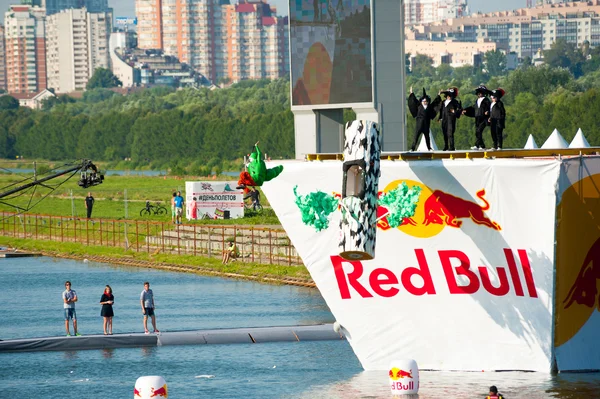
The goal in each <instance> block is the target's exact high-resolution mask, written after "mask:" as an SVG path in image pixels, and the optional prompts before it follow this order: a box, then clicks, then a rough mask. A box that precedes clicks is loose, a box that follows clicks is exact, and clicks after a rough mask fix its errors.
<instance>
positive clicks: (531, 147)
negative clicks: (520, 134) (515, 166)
mask: <svg viewBox="0 0 600 399" xmlns="http://www.w3.org/2000/svg"><path fill="white" fill-rule="evenodd" d="M536 148H539V147H538V145H537V143H536V142H535V139H534V138H533V135H532V134H530V135H529V137H528V138H527V142H526V143H525V147H523V149H525V150H535V149H536Z"/></svg>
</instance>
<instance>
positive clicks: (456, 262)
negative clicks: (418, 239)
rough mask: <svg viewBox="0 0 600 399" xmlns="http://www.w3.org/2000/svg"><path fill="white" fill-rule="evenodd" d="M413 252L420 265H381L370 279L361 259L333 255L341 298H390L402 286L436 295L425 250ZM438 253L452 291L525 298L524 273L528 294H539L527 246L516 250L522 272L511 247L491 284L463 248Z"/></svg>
mask: <svg viewBox="0 0 600 399" xmlns="http://www.w3.org/2000/svg"><path fill="white" fill-rule="evenodd" d="M414 252H415V257H416V261H417V264H418V267H414V266H410V267H405V268H404V269H402V270H400V271H398V270H396V268H394V269H393V270H392V269H388V268H385V267H379V268H376V269H374V270H372V271H371V272H370V273H369V276H368V278H362V277H363V274H365V268H364V265H363V264H362V262H360V261H347V260H345V259H343V258H341V257H340V256H331V264H332V266H333V271H334V274H335V278H336V281H337V284H338V288H339V290H340V295H341V297H342V299H351V298H352V297H353V296H355V297H356V296H359V297H362V298H372V297H375V296H378V297H384V298H391V297H394V296H396V295H398V294H399V293H400V291H401V289H403V290H405V291H406V292H407V293H409V294H411V295H415V296H421V295H425V294H427V295H436V293H437V290H436V287H435V285H434V283H433V279H432V277H431V272H430V268H429V262H428V260H427V258H426V256H425V251H424V250H423V249H415V250H414ZM436 252H437V257H438V259H439V262H440V263H441V266H442V270H443V272H444V276H445V279H446V284H447V287H448V291H449V292H450V294H469V295H472V294H475V293H476V292H479V291H480V290H481V289H483V290H484V291H486V292H488V293H489V294H491V295H494V296H505V295H507V294H508V293H509V292H511V289H512V290H513V292H514V293H515V295H516V296H520V297H523V296H525V295H526V294H525V292H524V287H523V281H522V280H521V275H523V277H524V280H525V284H524V285H525V288H526V289H527V295H528V296H529V297H530V298H537V297H538V294H537V290H536V287H535V281H534V278H533V272H532V270H531V264H530V262H529V258H528V257H527V251H526V250H524V249H518V250H517V256H518V259H519V261H520V264H521V267H520V269H521V270H520V273H519V267H518V266H517V261H516V258H515V253H514V251H513V250H511V249H509V248H505V249H504V257H505V259H506V266H498V267H496V268H495V269H496V270H495V273H493V274H495V275H497V276H498V280H499V283H496V282H495V283H492V279H491V277H490V272H489V270H488V267H486V266H478V267H477V268H471V261H470V259H469V257H468V256H467V255H466V254H465V253H464V252H462V251H458V250H440V251H436ZM344 265H346V266H347V267H346V270H348V269H349V267H348V265H350V266H352V270H350V271H345V269H344ZM414 276H418V277H419V278H418V279H417V280H420V281H422V282H423V283H422V285H420V284H419V285H420V286H416V285H415V284H413V277H414ZM509 278H510V280H509ZM361 280H364V282H361ZM465 280H466V281H467V283H466V284H465ZM459 281H460V283H459Z"/></svg>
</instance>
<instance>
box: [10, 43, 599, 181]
mask: <svg viewBox="0 0 600 399" xmlns="http://www.w3.org/2000/svg"><path fill="white" fill-rule="evenodd" d="M503 57H504V56H503V55H502V54H501V53H500V52H489V53H487V54H486V55H485V57H484V62H483V65H481V66H479V67H473V66H463V67H459V68H452V67H450V66H448V65H441V66H439V67H437V68H434V67H432V66H431V64H432V62H431V60H430V59H428V58H427V57H426V56H422V55H419V56H417V57H416V59H415V62H414V65H412V66H411V68H410V73H409V74H408V75H407V84H406V86H407V87H410V86H413V87H414V89H415V92H416V93H420V91H421V87H425V88H426V89H427V91H428V93H429V94H430V95H432V96H435V95H436V94H437V92H438V91H439V90H440V89H446V88H448V87H451V86H456V87H458V88H459V89H460V96H459V100H460V101H462V104H463V106H465V107H466V106H469V105H472V104H473V103H474V102H475V99H476V97H475V94H474V89H475V87H477V86H478V85H479V84H481V83H484V84H486V85H487V86H488V88H490V89H495V88H498V87H502V88H503V89H505V90H506V96H505V97H504V98H503V101H504V103H505V105H506V110H507V121H506V130H505V136H506V137H505V140H504V144H505V148H522V147H523V145H524V144H525V142H526V140H527V137H528V136H529V134H533V136H534V137H535V139H536V141H537V143H538V144H539V145H541V144H542V143H543V142H544V141H545V140H546V138H547V137H548V136H549V134H550V133H551V132H552V130H553V129H554V128H557V129H558V130H559V131H560V132H561V133H562V134H563V136H564V137H565V139H566V140H567V141H569V140H571V139H572V138H573V136H574V135H575V132H576V131H577V129H579V128H581V129H582V130H583V132H584V134H585V135H586V137H587V139H588V141H589V142H590V144H592V145H600V119H598V118H597V116H596V110H600V50H598V49H589V48H585V46H584V47H583V48H581V49H578V48H575V47H573V46H572V45H569V44H566V43H563V42H560V41H557V43H555V46H553V48H552V49H551V50H548V54H547V57H546V59H547V63H546V64H545V65H542V66H533V65H531V63H530V62H524V63H523V65H521V66H520V67H519V68H518V69H516V70H514V71H506V68H505V67H506V60H505V58H503ZM289 93H290V88H289V81H288V80H287V79H280V80H275V81H268V80H260V81H244V82H241V83H238V84H235V85H232V86H231V87H229V88H227V89H217V90H210V89H207V88H203V89H191V88H190V89H183V90H175V89H171V88H166V87H156V88H151V89H144V90H140V91H138V92H135V93H132V94H129V95H125V96H124V95H120V94H118V93H115V92H113V91H111V90H109V89H105V88H96V89H91V90H88V91H86V92H84V94H83V98H81V99H74V98H70V97H68V96H65V95H62V96H59V97H57V98H52V99H49V100H46V101H45V102H44V103H43V106H42V108H41V109H40V110H31V109H29V108H25V107H19V105H18V102H17V101H16V100H15V99H14V98H12V97H10V96H1V97H0V158H12V159H14V158H15V157H16V156H23V157H25V158H29V159H47V160H56V161H60V160H72V159H76V158H89V159H92V160H93V161H95V162H100V161H104V162H109V165H112V166H110V167H123V168H136V167H148V166H150V167H152V168H156V169H165V168H168V169H171V170H173V171H177V172H184V171H185V172H189V173H192V174H208V173H210V171H211V170H212V171H219V170H225V169H228V168H229V167H230V166H231V165H232V162H233V161H235V160H240V159H241V158H242V157H243V156H244V155H246V154H248V153H249V152H250V151H251V149H252V146H253V144H254V143H255V142H256V141H259V140H260V142H261V149H262V150H263V151H264V152H266V153H267V154H268V155H269V156H270V157H272V158H273V159H280V158H293V157H294V121H293V114H292V112H291V111H290V99H289ZM344 115H345V118H346V119H347V120H349V119H352V118H353V112H349V111H347V112H345V113H344ZM413 131H414V120H413V119H412V118H409V119H408V130H407V132H408V135H409V140H410V137H411V136H412V132H413ZM433 131H434V135H435V137H436V141H437V142H438V144H439V143H441V132H440V128H439V127H438V126H437V125H435V124H434V125H433ZM488 132H489V129H488V130H486V137H485V138H486V139H487V141H488V142H489V141H490V135H489V133H488ZM455 139H456V145H457V149H459V148H460V149H466V148H469V147H470V146H472V145H473V143H474V127H473V120H472V119H470V118H461V119H460V120H459V121H458V126H457V131H456V134H455ZM124 160H127V161H124ZM123 162H126V164H123ZM238 164H239V162H238V163H237V164H236V165H238Z"/></svg>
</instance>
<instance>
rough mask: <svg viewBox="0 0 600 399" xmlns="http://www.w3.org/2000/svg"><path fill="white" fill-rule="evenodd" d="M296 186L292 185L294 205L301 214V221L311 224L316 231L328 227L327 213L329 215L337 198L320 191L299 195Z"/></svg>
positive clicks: (336, 203) (336, 204)
mask: <svg viewBox="0 0 600 399" xmlns="http://www.w3.org/2000/svg"><path fill="white" fill-rule="evenodd" d="M297 189H298V186H295V187H294V195H295V196H296V205H297V206H298V209H300V213H301V214H302V223H304V224H305V225H307V226H312V227H314V228H315V230H316V231H321V230H324V229H326V228H327V227H329V215H331V214H332V213H333V212H334V211H335V210H336V208H337V206H338V200H337V199H336V198H335V197H334V196H333V195H329V194H326V193H324V192H322V191H317V192H316V193H309V194H307V195H299V194H298V193H297Z"/></svg>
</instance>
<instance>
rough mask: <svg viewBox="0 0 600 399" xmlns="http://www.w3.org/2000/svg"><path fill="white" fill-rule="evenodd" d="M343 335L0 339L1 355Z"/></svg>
mask: <svg viewBox="0 0 600 399" xmlns="http://www.w3.org/2000/svg"><path fill="white" fill-rule="evenodd" d="M342 339H344V336H343V335H341V334H340V333H337V332H335V331H334V330H333V325H332V324H318V325H308V326H288V327H253V328H229V329H215V330H196V331H173V332H170V331H169V332H161V333H157V334H141V333H133V334H115V335H102V334H99V335H82V336H79V337H76V336H72V337H46V338H27V339H10V340H6V341H2V340H0V353H2V352H37V351H73V350H89V349H112V348H140V347H149V346H167V345H212V344H260V343H265V342H296V341H333V340H342Z"/></svg>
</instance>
